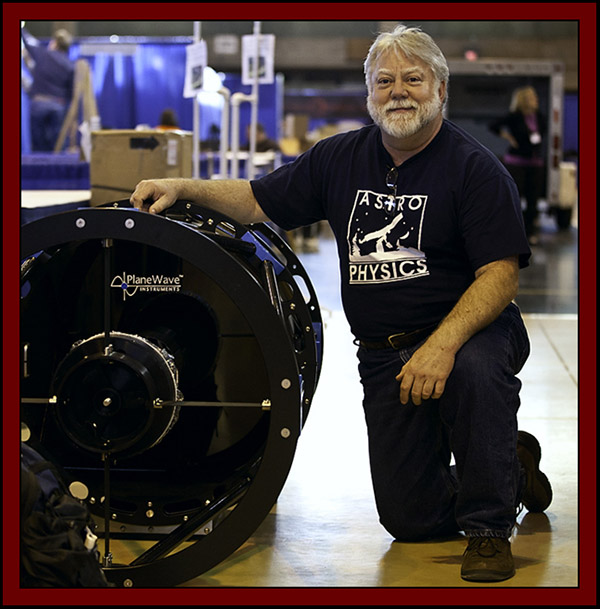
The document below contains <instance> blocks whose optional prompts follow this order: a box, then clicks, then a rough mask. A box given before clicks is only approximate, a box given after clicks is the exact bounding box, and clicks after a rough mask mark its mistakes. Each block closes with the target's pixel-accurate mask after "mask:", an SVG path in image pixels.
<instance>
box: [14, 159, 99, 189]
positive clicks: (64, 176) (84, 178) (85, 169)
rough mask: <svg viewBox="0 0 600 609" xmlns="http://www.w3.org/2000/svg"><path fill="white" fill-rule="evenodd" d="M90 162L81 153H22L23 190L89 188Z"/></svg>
mask: <svg viewBox="0 0 600 609" xmlns="http://www.w3.org/2000/svg"><path fill="white" fill-rule="evenodd" d="M89 188H90V164H89V163H88V162H86V161H83V160H81V158H80V156H79V153H75V154H71V153H57V154H54V153H43V152H38V153H32V154H23V155H21V189H22V190H89Z"/></svg>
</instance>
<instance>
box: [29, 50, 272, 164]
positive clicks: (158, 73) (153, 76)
mask: <svg viewBox="0 0 600 609" xmlns="http://www.w3.org/2000/svg"><path fill="white" fill-rule="evenodd" d="M186 46H187V45H186V44H183V43H147V42H144V43H138V44H136V46H135V52H131V53H128V52H125V53H119V52H111V53H106V52H98V53H95V54H94V55H85V54H83V53H82V49H83V50H84V51H85V47H84V46H82V45H81V43H77V44H74V45H73V46H72V47H71V50H70V57H71V59H73V60H76V59H79V58H83V59H85V60H86V61H87V62H88V63H89V65H90V68H91V73H92V83H93V90H94V94H95V97H96V104H97V107H98V114H99V116H100V121H101V125H102V128H103V129H134V128H135V127H136V126H138V125H147V126H148V127H151V128H152V127H155V126H156V125H157V124H158V122H159V117H160V114H161V112H162V110H163V109H165V108H172V109H173V110H174V111H175V112H176V114H177V117H178V119H179V126H180V128H181V129H185V130H188V131H192V130H193V101H192V99H191V98H185V97H183V89H184V82H185V65H186ZM23 71H24V73H26V68H25V67H23ZM223 84H224V86H225V87H227V88H228V89H230V91H231V92H232V93H235V92H238V91H240V92H242V93H250V92H251V87H250V86H245V85H242V84H241V77H240V76H239V75H238V74H227V75H225V77H224V81H223ZM280 88H281V85H280V82H279V81H278V80H276V82H275V83H273V84H269V85H261V86H260V89H259V113H258V120H259V122H261V123H262V124H263V125H264V127H265V129H266V131H267V133H268V134H269V135H270V136H271V137H273V138H278V137H279V136H280V133H279V130H280V125H281V120H282V112H283V93H282V91H281V90H280ZM217 97H218V96H217ZM21 102H22V109H21V112H22V114H21V116H22V120H21V136H22V147H21V150H22V153H23V154H27V153H28V152H29V151H30V150H31V147H30V137H29V124H28V117H29V104H28V100H27V97H26V95H25V94H24V93H23V92H22V95H21ZM221 103H222V102H221V100H220V99H218V98H216V99H215V103H214V104H211V103H208V104H206V105H204V104H201V105H200V125H199V137H200V139H201V140H206V139H209V138H210V137H211V135H213V134H212V133H211V127H212V126H213V125H217V126H219V125H220V116H221V110H220V107H221ZM249 123H250V109H249V105H248V104H243V105H242V107H241V109H240V133H241V134H242V136H241V137H242V141H241V144H242V145H243V144H244V143H245V132H246V131H245V126H246V125H247V124H249Z"/></svg>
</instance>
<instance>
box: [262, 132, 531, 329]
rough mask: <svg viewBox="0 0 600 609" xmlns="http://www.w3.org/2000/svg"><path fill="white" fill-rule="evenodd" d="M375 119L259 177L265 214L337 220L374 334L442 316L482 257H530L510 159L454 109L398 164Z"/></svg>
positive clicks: (348, 280)
mask: <svg viewBox="0 0 600 609" xmlns="http://www.w3.org/2000/svg"><path fill="white" fill-rule="evenodd" d="M391 167H393V161H392V158H391V157H390V155H389V154H388V152H387V151H386V150H385V148H384V146H383V144H382V141H381V132H380V131H379V128H378V127H376V126H375V125H370V126H367V127H364V128H362V129H359V130H356V131H351V132H348V133H343V134H339V135H335V136H333V137H330V138H327V139H325V140H322V141H320V142H317V143H316V144H315V145H314V146H313V147H312V148H311V149H310V150H309V151H307V152H306V153H304V154H303V155H301V156H300V157H298V158H297V159H296V160H295V161H293V162H292V163H290V164H288V165H284V166H282V167H280V168H279V169H277V170H276V171H274V172H273V173H271V174H268V175H266V176H263V177H261V178H259V179H257V180H254V181H252V182H251V185H252V189H253V192H254V195H255V197H256V199H257V201H258V202H259V204H260V206H261V208H262V209H263V210H264V212H265V213H266V214H267V216H268V217H269V218H270V219H271V220H272V221H273V222H275V223H276V224H278V225H279V226H281V227H282V228H284V229H286V230H289V229H292V228H297V227H299V226H303V225H306V224H311V223H314V222H317V221H320V220H328V221H329V223H330V225H331V228H332V230H333V233H334V234H335V237H336V241H337V246H338V252H339V257H340V271H341V283H342V286H341V288H342V301H343V305H344V310H345V313H346V316H347V318H348V321H349V323H350V326H351V330H352V332H353V333H354V335H355V336H357V337H359V338H361V339H365V340H369V339H375V340H377V339H380V338H383V337H386V336H388V335H390V334H394V333H396V332H403V331H411V330H415V329H418V328H423V327H425V326H428V325H430V324H433V323H438V322H439V321H441V319H442V318H443V317H444V316H445V315H446V314H447V313H448V312H449V311H450V310H451V309H452V307H453V306H454V305H455V303H456V302H457V300H458V299H459V298H460V296H461V295H462V294H463V292H464V291H465V290H466V289H467V287H468V286H469V285H470V284H471V282H472V281H473V279H474V272H475V270H476V269H478V268H479V267H481V266H483V265H485V264H487V263H489V262H493V261H495V260H499V259H501V258H505V257H507V256H514V255H518V256H519V261H520V266H521V267H524V266H527V264H528V259H529V256H530V250H529V245H528V243H527V239H526V236H525V232H524V229H523V218H522V212H521V207H520V205H521V203H520V198H519V194H518V191H517V188H516V186H515V184H514V182H513V180H512V178H511V177H510V175H509V174H508V172H507V171H506V170H505V169H504V167H503V166H502V164H501V163H500V162H499V161H498V160H497V159H496V157H494V155H493V154H492V153H491V152H490V151H489V150H487V149H486V148H484V147H483V146H482V145H481V144H479V143H478V142H477V141H476V140H475V139H473V138H472V137H471V136H470V135H468V134H467V133H466V132H464V131H463V130H462V129H460V128H459V127H457V126H456V125H454V124H452V123H450V122H449V121H444V123H443V125H442V128H441V129H440V131H439V133H438V134H437V135H436V137H435V138H434V139H433V141H432V142H431V143H430V144H429V145H428V146H427V147H426V148H425V149H424V150H422V151H421V152H419V153H418V154H416V155H415V156H413V157H411V158H410V159H408V160H407V161H405V162H404V163H402V164H401V165H400V166H399V167H398V179H397V191H396V196H395V197H394V196H393V193H392V192H391V190H390V188H389V187H388V186H387V183H386V175H387V173H388V171H389V169H390V168H391Z"/></svg>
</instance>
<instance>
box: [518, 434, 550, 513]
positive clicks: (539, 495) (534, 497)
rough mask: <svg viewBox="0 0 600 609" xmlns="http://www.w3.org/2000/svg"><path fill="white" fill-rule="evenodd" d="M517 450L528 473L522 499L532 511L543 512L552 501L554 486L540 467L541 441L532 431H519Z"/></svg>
mask: <svg viewBox="0 0 600 609" xmlns="http://www.w3.org/2000/svg"><path fill="white" fill-rule="evenodd" d="M521 447H522V448H523V449H524V450H522V449H521ZM517 451H518V454H519V460H520V461H521V463H522V464H523V466H524V468H525V473H526V475H527V484H526V485H525V489H524V490H523V497H522V498H521V501H522V502H523V505H524V506H525V507H526V508H527V509H528V510H529V511H530V512H532V513H540V512H543V511H544V510H545V509H546V508H547V507H548V506H549V505H550V503H551V502H552V487H551V486H550V482H549V480H548V478H547V477H546V475H545V474H544V473H543V472H542V471H540V468H539V465H540V460H541V458H542V449H541V447H540V443H539V442H538V441H537V439H536V438H535V437H534V436H532V435H531V434H530V433H527V432H526V431H519V433H518V441H517Z"/></svg>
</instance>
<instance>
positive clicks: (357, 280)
mask: <svg viewBox="0 0 600 609" xmlns="http://www.w3.org/2000/svg"><path fill="white" fill-rule="evenodd" d="M426 204H427V195H399V196H395V197H394V196H390V195H389V194H380V193H375V192H372V191H367V190H361V191H358V192H357V196H356V199H355V203H354V207H353V210H352V214H351V216H350V222H349V226H348V252H349V261H348V262H349V281H350V284H373V283H390V282H396V281H404V280H408V279H416V278H417V277H423V276H424V275H428V274H429V271H428V269H427V259H426V257H425V254H424V252H422V251H421V249H420V246H421V231H422V226H423V218H424V214H425V207H426Z"/></svg>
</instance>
